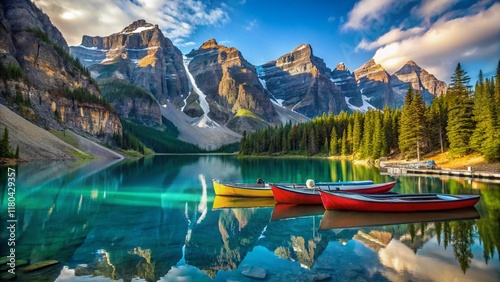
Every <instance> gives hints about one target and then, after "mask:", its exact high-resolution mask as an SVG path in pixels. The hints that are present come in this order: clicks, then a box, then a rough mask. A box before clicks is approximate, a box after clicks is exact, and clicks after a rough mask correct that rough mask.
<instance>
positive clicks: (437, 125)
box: [429, 96, 448, 153]
mask: <svg viewBox="0 0 500 282" xmlns="http://www.w3.org/2000/svg"><path fill="white" fill-rule="evenodd" d="M447 123H448V110H447V108H446V104H445V102H444V99H443V97H442V96H440V97H436V98H434V100H432V103H431V105H430V107H429V124H430V129H431V131H430V133H429V134H430V135H429V138H430V139H431V140H439V144H438V146H439V148H440V149H441V153H444V150H445V148H446V144H447V142H446V125H447Z"/></svg>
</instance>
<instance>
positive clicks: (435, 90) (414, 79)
mask: <svg viewBox="0 0 500 282" xmlns="http://www.w3.org/2000/svg"><path fill="white" fill-rule="evenodd" d="M391 84H392V85H393V90H394V93H395V96H396V97H395V98H396V100H400V101H403V102H404V97H405V96H406V92H407V90H408V87H409V85H410V84H411V86H412V88H413V89H414V90H418V91H420V92H421V94H422V96H423V97H424V100H425V101H426V102H430V101H432V99H433V97H435V96H440V95H443V94H444V93H446V90H447V88H448V87H447V85H446V83H444V82H443V81H440V80H438V79H437V78H436V77H435V76H434V75H432V74H429V73H428V72H427V71H426V70H425V69H423V68H421V67H419V66H418V65H417V64H416V63H415V62H414V61H408V62H407V63H406V64H405V65H404V66H403V67H401V69H400V70H398V71H397V72H395V73H394V74H393V75H392V76H391Z"/></svg>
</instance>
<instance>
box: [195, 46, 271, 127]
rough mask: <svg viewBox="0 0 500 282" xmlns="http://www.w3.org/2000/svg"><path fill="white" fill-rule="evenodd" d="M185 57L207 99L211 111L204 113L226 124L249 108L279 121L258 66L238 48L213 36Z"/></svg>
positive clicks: (261, 116) (262, 115)
mask: <svg viewBox="0 0 500 282" xmlns="http://www.w3.org/2000/svg"><path fill="white" fill-rule="evenodd" d="M186 57H187V59H186V65H187V67H188V69H189V72H190V73H191V75H192V76H193V78H194V81H195V84H196V86H197V87H198V88H199V89H200V90H201V92H202V93H203V95H204V96H205V99H206V101H207V103H208V107H209V112H208V113H206V112H205V113H206V114H208V116H209V117H210V118H211V119H213V120H215V121H216V122H218V123H220V124H226V123H227V122H228V121H230V120H231V119H232V118H233V117H235V114H236V113H238V111H240V110H248V111H250V112H251V113H253V114H255V115H257V116H258V117H260V118H262V119H264V120H265V121H266V122H268V123H271V124H274V123H277V122H279V118H278V115H277V113H276V111H275V110H274V108H273V106H272V103H271V101H270V96H269V92H268V91H267V90H266V89H264V87H263V86H262V84H261V83H260V81H259V78H258V76H257V71H256V69H255V67H254V66H253V65H252V64H250V63H249V62H247V61H246V60H245V58H243V56H242V55H241V53H240V51H238V50H237V49H236V48H228V47H225V46H222V45H218V44H217V42H216V41H215V40H214V39H211V40H209V41H207V42H205V43H203V44H202V45H201V47H200V48H199V49H198V50H193V51H192V52H190V53H189V54H188V55H187V56H186ZM191 94H192V95H194V92H193V93H191ZM187 100H190V99H189V98H188V99H187ZM191 101H196V102H200V101H199V100H196V99H191ZM186 106H189V105H186ZM236 131H239V130H238V129H236Z"/></svg>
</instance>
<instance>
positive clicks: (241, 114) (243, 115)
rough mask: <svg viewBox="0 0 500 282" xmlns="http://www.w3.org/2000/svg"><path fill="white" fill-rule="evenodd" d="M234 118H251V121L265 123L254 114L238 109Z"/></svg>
mask: <svg viewBox="0 0 500 282" xmlns="http://www.w3.org/2000/svg"><path fill="white" fill-rule="evenodd" d="M235 117H246V118H253V119H258V120H260V121H262V122H266V121H265V120H264V119H262V118H261V117H259V116H258V115H256V114H255V113H253V112H251V111H249V110H247V109H239V110H238V112H237V113H236V115H235Z"/></svg>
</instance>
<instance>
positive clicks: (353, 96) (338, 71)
mask: <svg viewBox="0 0 500 282" xmlns="http://www.w3.org/2000/svg"><path fill="white" fill-rule="evenodd" d="M332 81H333V82H334V83H335V85H337V86H338V87H339V88H340V91H342V93H343V94H344V96H345V98H346V101H348V102H349V104H351V105H354V106H356V107H360V106H361V105H362V104H363V101H362V99H361V92H360V91H359V88H358V84H357V83H356V79H354V76H353V75H352V73H351V72H350V71H349V69H348V68H347V67H346V66H345V65H344V63H339V64H338V65H337V66H336V67H335V69H334V70H333V71H332Z"/></svg>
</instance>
